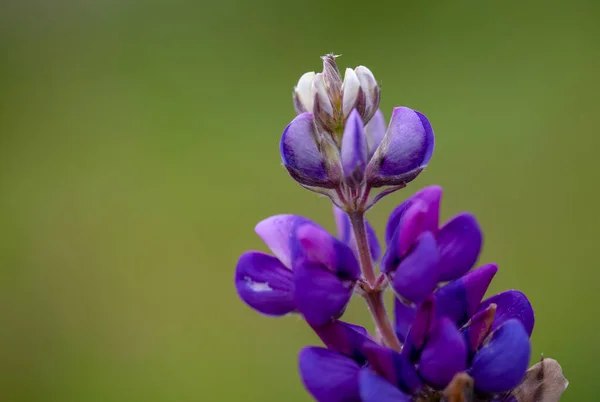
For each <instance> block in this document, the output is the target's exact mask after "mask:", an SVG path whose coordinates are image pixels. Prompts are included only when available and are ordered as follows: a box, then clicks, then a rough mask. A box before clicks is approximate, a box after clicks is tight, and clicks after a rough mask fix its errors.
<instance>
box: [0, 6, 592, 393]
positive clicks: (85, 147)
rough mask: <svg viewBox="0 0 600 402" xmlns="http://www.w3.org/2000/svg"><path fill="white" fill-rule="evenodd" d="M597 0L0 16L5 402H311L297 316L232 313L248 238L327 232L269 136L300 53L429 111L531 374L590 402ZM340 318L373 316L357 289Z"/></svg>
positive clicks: (445, 179) (435, 165)
mask: <svg viewBox="0 0 600 402" xmlns="http://www.w3.org/2000/svg"><path fill="white" fill-rule="evenodd" d="M599 18H600V6H599V5H598V3H595V2H594V1H592V0H590V1H587V2H586V1H573V2H561V3H560V4H559V3H555V4H553V3H551V2H547V1H544V2H542V1H531V2H517V1H506V2H482V1H475V0H473V1H463V2H449V1H435V2H433V1H432V2H402V1H394V2H392V1H390V2H358V1H346V2H341V1H339V2H338V1H332V2H324V1H323V2H316V1H306V2H302V3H298V2H285V1H277V0H258V1H253V2H250V1H245V0H223V1H219V2H204V1H199V2H198V1H196V2H193V1H163V2H159V1H141V0H123V1H115V0H104V1H101V0H87V1H75V0H56V1H52V2H49V1H42V0H39V1H23V0H21V1H18V0H15V1H7V0H3V1H2V2H0V54H1V55H2V58H1V60H0V400H1V401H7V402H13V401H14V402H20V401H60V402H71V401H73V402H88V401H90V402H96V401H97V402H104V401H119V402H120V401H123V402H125V401H127V402H132V401H178V402H183V401H308V400H309V397H308V396H307V395H306V394H305V393H304V391H303V390H302V387H301V385H300V382H299V379H298V376H297V373H296V355H297V352H298V350H299V349H300V348H301V347H302V346H304V345H307V344H318V340H317V339H316V337H315V336H314V335H313V334H312V333H311V332H310V330H308V329H307V327H306V325H304V324H303V323H302V322H301V320H300V319H299V318H296V317H287V318H284V319H270V318H266V317H262V316H259V315H258V314H255V313H253V312H252V311H251V310H250V309H249V308H247V307H246V306H245V305H244V304H243V303H242V302H241V301H239V300H238V299H237V296H236V294H235V290H234V287H233V281H232V278H233V270H234V266H235V263H236V260H237V257H238V255H239V254H240V253H241V252H243V251H245V250H247V249H251V248H257V249H261V250H265V248H264V246H263V245H262V244H261V242H260V241H259V239H258V237H257V236H256V235H255V234H254V233H253V226H254V224H255V223H256V222H257V221H259V220H260V219H262V218H264V217H266V216H268V215H270V214H276V213H286V212H287V213H290V212H292V213H298V214H303V215H306V216H309V217H311V218H313V219H315V220H317V221H318V222H320V223H321V224H323V225H325V226H326V227H328V228H333V222H332V219H331V216H330V207H329V204H328V201H327V200H326V199H324V198H321V197H318V196H316V195H314V194H312V193H310V192H308V191H306V190H303V189H302V188H301V187H299V186H298V185H296V184H295V183H294V182H293V181H292V180H291V179H290V178H289V177H288V175H287V173H286V172H285V169H283V168H282V167H281V165H280V158H279V153H278V141H279V136H280V134H281V131H282V129H283V128H284V127H285V125H286V124H287V123H288V122H289V121H290V120H291V119H292V117H293V116H294V112H293V108H292V102H291V91H292V87H293V86H294V84H295V83H296V81H297V79H298V78H299V76H300V75H301V74H302V73H304V72H305V71H312V70H319V69H320V60H319V56H320V55H322V54H324V53H327V52H335V53H338V54H343V57H342V58H340V59H339V62H340V65H341V67H343V68H345V67H348V66H350V67H354V66H357V65H359V64H364V65H367V66H368V67H369V68H370V69H371V70H372V71H373V72H374V73H375V76H376V77H377V79H378V80H379V81H380V83H381V85H382V88H383V98H382V109H383V111H384V114H385V115H386V117H388V118H389V116H390V112H391V109H392V107H394V106H395V105H407V106H410V107H412V108H415V109H418V110H421V111H423V112H424V113H426V114H427V116H428V117H429V118H430V120H431V122H432V124H433V127H434V130H435V132H436V136H437V137H436V141H437V146H436V152H435V154H434V158H433V160H432V162H431V164H430V167H429V168H428V169H427V171H426V172H425V173H423V174H422V175H421V176H420V177H419V178H418V179H417V180H416V181H415V182H413V184H411V185H410V186H409V187H408V188H407V189H405V190H404V191H402V192H399V193H397V194H395V195H394V196H391V197H388V198H387V199H386V200H385V201H383V202H381V203H380V204H379V205H378V206H377V207H376V208H375V209H374V210H373V211H371V212H370V216H369V217H370V219H371V221H372V223H373V224H374V225H375V226H376V227H377V228H378V230H379V233H380V234H382V233H383V228H384V225H385V220H386V216H387V214H388V213H389V211H390V210H391V209H392V208H393V207H394V206H395V205H396V204H398V203H399V202H400V201H402V200H403V199H404V198H406V197H408V196H409V195H410V194H412V193H414V192H415V191H416V190H417V189H419V188H421V187H423V186H426V185H428V184H432V183H438V184H441V185H443V186H444V188H445V199H444V204H443V216H444V218H447V217H450V216H451V215H453V214H455V213H457V212H459V211H462V210H470V211H473V212H474V213H475V214H476V215H477V216H478V218H479V219H480V221H481V224H482V226H483V228H484V230H485V234H486V244H485V251H484V253H483V255H482V258H481V260H482V261H485V262H492V261H493V262H497V263H499V264H500V267H501V271H500V272H499V274H498V275H497V277H496V280H495V281H494V283H493V286H492V289H491V292H498V291H501V290H504V289H508V288H512V287H516V288H519V289H522V290H523V291H525V292H526V293H527V294H528V295H529V296H530V298H531V300H532V302H533V304H534V307H535V309H536V313H537V323H536V329H535V331H534V336H533V344H534V347H533V350H534V356H533V360H536V359H537V356H539V354H540V353H542V352H543V353H545V355H546V356H549V357H554V358H556V359H558V360H559V361H560V362H561V363H562V365H563V368H564V370H565V374H566V375H567V377H568V378H569V380H570V382H571V385H570V387H569V389H568V391H567V392H566V394H565V396H564V398H563V400H564V401H583V400H594V399H595V398H594V395H595V394H596V393H597V392H598V389H599V386H598V380H597V379H595V376H596V370H597V366H596V365H597V364H598V359H599V358H600V343H599V342H598V335H597V333H598V330H599V329H600V325H599V324H598V321H597V316H598V312H599V309H598V304H597V303H598V302H597V300H598V280H599V279H600V272H599V267H598V264H597V258H596V254H594V252H596V251H597V248H598V246H597V241H596V238H597V227H598V223H600V222H599V219H598V212H597V210H596V208H597V204H598V202H597V197H598V195H599V193H600V190H598V188H597V179H598V177H599V168H600V162H599V161H598V156H597V149H598V146H599V145H600V141H599V139H598V129H597V127H598V126H597V124H596V120H597V115H598V106H599V105H600V95H599V94H600V92H599V90H600V78H599V77H598V72H599V71H600V47H599V43H600V26H599V24H598V20H599ZM346 318H347V319H349V320H353V321H356V322H358V323H362V324H364V325H370V318H369V317H368V315H367V314H366V310H365V307H364V306H363V305H362V303H360V300H357V301H356V302H353V304H352V305H351V306H350V308H349V311H348V313H347V316H346Z"/></svg>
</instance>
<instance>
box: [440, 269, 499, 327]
mask: <svg viewBox="0 0 600 402" xmlns="http://www.w3.org/2000/svg"><path fill="white" fill-rule="evenodd" d="M496 272H498V267H497V266H496V265H494V264H487V265H483V266H481V267H479V268H477V269H475V270H473V271H471V272H469V273H468V274H466V275H465V276H463V277H462V278H460V279H457V280H455V281H452V282H450V283H448V284H447V285H445V286H443V287H441V288H440V289H439V290H438V291H437V292H436V293H435V299H436V306H437V307H438V308H437V316H438V317H442V316H446V317H450V318H451V319H452V321H454V322H455V323H457V324H458V325H463V324H465V323H466V322H467V321H468V320H469V318H470V317H471V316H472V315H473V314H475V313H476V312H477V308H478V307H479V303H480V302H481V299H482V298H483V296H484V295H485V292H486V291H487V288H488V286H489V285H490V282H491V281H492V278H493V277H494V275H496Z"/></svg>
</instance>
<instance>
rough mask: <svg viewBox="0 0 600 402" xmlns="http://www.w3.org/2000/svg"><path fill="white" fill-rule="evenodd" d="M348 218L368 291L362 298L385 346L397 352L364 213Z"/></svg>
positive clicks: (397, 345)
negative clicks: (372, 255) (377, 276)
mask: <svg viewBox="0 0 600 402" xmlns="http://www.w3.org/2000/svg"><path fill="white" fill-rule="evenodd" d="M348 217H349V218H350V222H351V224H352V230H353V232H354V239H355V241H356V249H357V250H358V256H359V260H360V268H361V271H362V273H363V276H364V277H365V281H366V284H367V285H368V289H363V290H365V292H364V297H365V300H366V301H367V305H368V306H369V311H370V312H371V315H372V316H373V320H374V321H375V325H376V326H377V328H378V329H379V333H380V334H381V337H382V338H383V342H384V343H385V345H386V346H388V347H390V348H392V349H394V350H396V351H398V352H399V351H400V350H402V345H401V344H400V341H399V340H398V337H397V336H396V332H395V331H394V327H393V326H392V323H391V322H390V319H389V317H388V315H387V311H386V309H385V304H384V302H383V290H382V288H381V287H380V286H377V285H376V283H377V278H376V276H375V269H374V268H373V260H372V259H371V252H370V250H369V240H368V238H367V231H366V227H365V217H364V212H349V213H348Z"/></svg>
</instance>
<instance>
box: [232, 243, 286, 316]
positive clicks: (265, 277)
mask: <svg viewBox="0 0 600 402" xmlns="http://www.w3.org/2000/svg"><path fill="white" fill-rule="evenodd" d="M235 287H236V290H237V292H238V295H239V296H240V297H241V299H242V300H243V301H244V302H246V304H248V305H249V306H250V307H252V308H253V309H255V310H257V311H258V312H260V313H262V314H266V315H272V316H281V315H285V314H288V313H290V312H292V311H294V310H295V309H296V304H295V303H294V282H293V274H292V271H290V270H289V269H287V268H286V267H285V266H284V265H283V264H282V263H281V262H280V261H279V260H278V259H277V258H275V257H273V256H271V255H268V254H264V253H260V252H258V251H248V252H246V253H244V254H242V256H241V257H240V259H239V260H238V263H237V267H236V270H235Z"/></svg>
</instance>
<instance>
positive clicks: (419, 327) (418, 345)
mask: <svg viewBox="0 0 600 402" xmlns="http://www.w3.org/2000/svg"><path fill="white" fill-rule="evenodd" d="M434 319H435V299H434V298H433V296H429V297H428V298H427V300H425V301H424V302H423V303H421V304H420V305H419V307H418V308H417V310H416V313H415V318H414V320H413V321H412V323H411V326H410V330H409V332H408V335H407V336H406V342H405V344H404V348H403V349H402V353H403V354H405V355H407V356H408V357H409V358H410V359H411V360H415V359H416V358H417V357H418V355H419V353H420V352H421V350H422V349H423V346H425V341H426V340H427V337H428V336H429V333H430V332H431V328H432V326H433V324H434Z"/></svg>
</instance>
